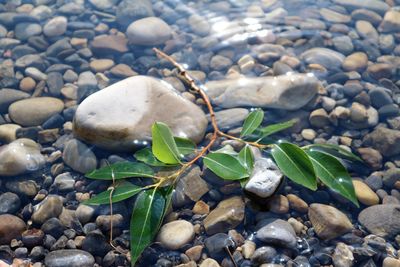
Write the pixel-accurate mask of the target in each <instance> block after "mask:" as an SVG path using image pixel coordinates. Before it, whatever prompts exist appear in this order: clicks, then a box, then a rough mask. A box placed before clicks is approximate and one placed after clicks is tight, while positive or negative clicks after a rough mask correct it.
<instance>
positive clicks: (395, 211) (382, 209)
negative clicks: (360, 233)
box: [358, 204, 400, 238]
mask: <svg viewBox="0 0 400 267" xmlns="http://www.w3.org/2000/svg"><path fill="white" fill-rule="evenodd" d="M399 216H400V206H399V205H392V204H387V205H374V206H371V207H368V208H366V209H364V210H363V211H361V212H360V214H359V215H358V221H359V222H360V223H361V224H362V225H363V226H364V227H365V228H367V230H368V231H369V232H370V233H372V234H374V235H377V236H380V237H384V238H389V237H393V236H395V235H397V234H399V233H400V220H399Z"/></svg>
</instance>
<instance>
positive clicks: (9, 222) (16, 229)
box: [0, 214, 26, 245]
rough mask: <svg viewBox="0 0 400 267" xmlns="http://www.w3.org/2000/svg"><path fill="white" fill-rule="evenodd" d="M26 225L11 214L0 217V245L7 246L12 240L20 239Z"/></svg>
mask: <svg viewBox="0 0 400 267" xmlns="http://www.w3.org/2000/svg"><path fill="white" fill-rule="evenodd" d="M25 229H26V224H25V222H24V221H23V220H21V219H20V218H19V217H17V216H14V215H11V214H3V215H0V245H9V244H10V242H11V240H12V239H14V238H19V237H21V234H22V232H23V231H25Z"/></svg>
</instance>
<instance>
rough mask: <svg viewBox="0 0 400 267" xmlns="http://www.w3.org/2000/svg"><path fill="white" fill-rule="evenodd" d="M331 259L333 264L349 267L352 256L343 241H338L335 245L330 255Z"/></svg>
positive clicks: (352, 259) (351, 263) (351, 264)
mask: <svg viewBox="0 0 400 267" xmlns="http://www.w3.org/2000/svg"><path fill="white" fill-rule="evenodd" d="M332 261H333V264H334V265H335V266H340V267H351V266H353V261H354V256H353V252H352V251H351V248H350V247H349V246H348V245H346V244H345V243H341V242H339V243H338V244H337V245H336V248H335V251H334V253H333V256H332Z"/></svg>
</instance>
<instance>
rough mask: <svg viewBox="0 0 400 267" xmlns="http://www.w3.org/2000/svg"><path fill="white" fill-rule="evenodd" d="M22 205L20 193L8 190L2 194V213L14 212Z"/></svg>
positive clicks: (0, 211)
mask: <svg viewBox="0 0 400 267" xmlns="http://www.w3.org/2000/svg"><path fill="white" fill-rule="evenodd" d="M20 207H21V200H20V199H19V197H18V195H16V194H14V193H11V192H6V193H4V194H1V195H0V214H6V213H9V214H14V213H16V212H17V211H18V210H19V208H20Z"/></svg>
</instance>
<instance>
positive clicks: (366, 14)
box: [351, 9, 382, 26]
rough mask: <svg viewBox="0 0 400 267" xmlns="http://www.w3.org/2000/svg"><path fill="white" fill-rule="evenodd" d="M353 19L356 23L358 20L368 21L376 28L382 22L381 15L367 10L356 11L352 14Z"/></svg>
mask: <svg viewBox="0 0 400 267" xmlns="http://www.w3.org/2000/svg"><path fill="white" fill-rule="evenodd" d="M351 17H352V18H353V20H354V21H357V20H366V21H369V22H371V23H372V25H374V26H378V25H379V23H381V21H382V17H381V15H379V14H378V13H376V12H374V11H371V10H367V9H356V10H354V11H353V12H351Z"/></svg>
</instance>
